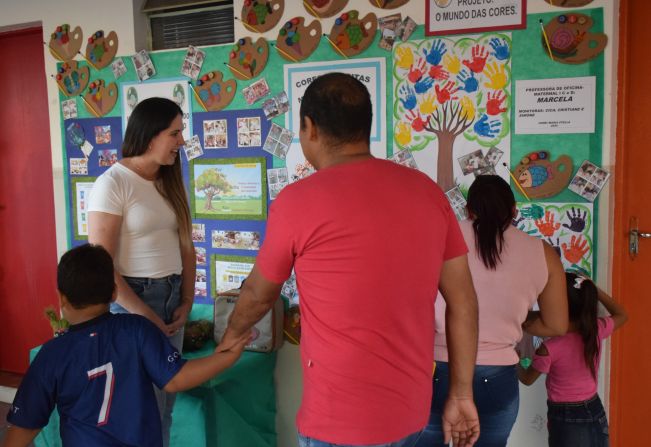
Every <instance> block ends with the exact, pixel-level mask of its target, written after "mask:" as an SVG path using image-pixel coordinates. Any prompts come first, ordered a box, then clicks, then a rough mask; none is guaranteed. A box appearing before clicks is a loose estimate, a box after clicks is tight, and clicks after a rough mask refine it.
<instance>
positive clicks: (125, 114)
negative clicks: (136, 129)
mask: <svg viewBox="0 0 651 447" xmlns="http://www.w3.org/2000/svg"><path fill="white" fill-rule="evenodd" d="M189 85H190V84H189V83H188V80H187V79H184V78H168V79H156V80H151V81H149V82H122V83H121V84H120V105H121V109H122V125H123V129H126V128H127V122H128V121H129V117H130V116H131V112H132V111H133V109H134V108H135V107H136V105H138V103H139V102H140V101H142V100H143V99H147V98H153V97H155V96H159V97H161V98H167V99H171V100H172V101H174V102H175V103H177V104H178V106H179V107H181V110H183V138H184V139H186V140H189V139H190V137H191V136H192V134H191V133H190V132H191V129H192V114H191V113H190V91H189V88H190V87H189Z"/></svg>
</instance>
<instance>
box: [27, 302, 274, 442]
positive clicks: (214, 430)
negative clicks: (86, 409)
mask: <svg viewBox="0 0 651 447" xmlns="http://www.w3.org/2000/svg"><path fill="white" fill-rule="evenodd" d="M194 307H195V308H197V305H195V306H194ZM206 307H210V309H212V306H206ZM195 308H193V311H192V314H191V318H192V319H199V318H205V315H206V309H201V308H199V309H196V310H195ZM39 349H40V347H37V348H34V349H32V350H31V352H30V360H32V359H33V358H34V357H35V356H36V354H37V353H38V350H39ZM214 349H215V343H214V342H209V343H207V344H206V346H204V347H203V348H202V349H201V350H199V351H195V352H190V353H186V354H184V357H185V358H188V359H192V358H197V357H203V356H205V355H208V354H210V353H211V352H212V351H213V350H214ZM275 366H276V353H270V354H263V353H257V352H244V353H243V354H242V357H240V359H239V360H238V361H237V363H236V364H235V365H233V366H232V367H231V368H229V369H228V370H226V371H225V372H223V373H222V374H220V375H218V376H216V377H213V378H212V379H210V380H209V381H207V382H205V383H203V384H202V385H200V386H198V387H196V388H193V389H191V390H188V391H185V392H182V393H178V394H177V398H176V404H175V405H174V413H173V415H172V418H173V423H172V430H171V435H170V445H171V446H172V447H173V446H188V445H191V446H206V447H216V446H218V447H242V446H246V447H276V421H275V419H276V392H275V388H274V382H273V381H274V376H273V373H274V368H275ZM34 445H35V447H61V445H62V444H61V438H60V437H59V413H58V412H56V411H54V412H53V413H52V416H51V417H50V422H49V423H48V425H47V426H46V427H44V428H43V430H42V431H41V433H40V434H39V435H38V436H37V437H36V439H35V440H34Z"/></svg>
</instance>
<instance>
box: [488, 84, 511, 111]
mask: <svg viewBox="0 0 651 447" xmlns="http://www.w3.org/2000/svg"><path fill="white" fill-rule="evenodd" d="M505 99H506V95H505V94H504V91H502V90H498V91H494V92H488V101H486V113H487V114H489V115H492V116H495V115H499V114H500V113H504V112H506V111H507V108H506V107H502V103H503V102H504V100H505Z"/></svg>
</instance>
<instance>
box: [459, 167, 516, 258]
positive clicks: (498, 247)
mask: <svg viewBox="0 0 651 447" xmlns="http://www.w3.org/2000/svg"><path fill="white" fill-rule="evenodd" d="M514 206H515V197H513V191H511V187H510V186H509V184H508V183H506V181H504V179H502V177H499V176H497V175H479V176H477V178H476V179H475V181H474V182H473V183H472V185H470V189H469V190H468V211H469V212H470V214H471V215H472V218H473V222H472V228H473V231H474V234H475V247H476V248H477V251H478V252H479V256H480V257H481V260H482V262H483V263H484V265H485V266H486V268H488V269H491V270H495V269H496V268H497V264H499V263H500V262H501V259H500V255H501V254H502V248H503V245H504V232H505V231H506V230H507V229H508V228H509V226H510V225H511V221H512V219H513V207H514Z"/></svg>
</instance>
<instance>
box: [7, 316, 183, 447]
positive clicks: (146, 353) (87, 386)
mask: <svg viewBox="0 0 651 447" xmlns="http://www.w3.org/2000/svg"><path fill="white" fill-rule="evenodd" d="M184 363H185V360H183V359H182V358H181V356H180V354H179V352H178V351H177V350H176V349H175V348H174V347H173V346H172V345H171V344H170V342H169V341H168V339H167V337H166V336H165V335H164V334H163V333H162V332H161V331H160V330H159V329H158V328H157V327H156V326H155V325H154V324H153V323H151V322H150V321H148V320H147V319H146V318H144V317H141V316H139V315H130V314H118V315H112V314H110V313H106V314H103V315H101V316H99V317H97V318H94V319H92V320H90V321H87V322H85V323H82V324H78V325H74V326H72V327H70V330H69V331H68V332H67V333H66V334H64V335H62V336H60V337H57V338H55V339H52V340H50V341H49V342H47V343H45V344H44V345H43V347H42V348H41V350H40V352H39V353H38V355H37V356H36V358H35V359H34V361H33V362H32V364H31V365H30V367H29V370H28V371H27V374H26V375H25V377H24V379H23V381H22V383H21V385H20V388H19V389H18V392H17V393H16V398H15V399H14V403H13V406H12V408H11V410H10V411H9V414H8V415H7V421H8V422H9V423H10V424H12V425H15V426H18V427H22V428H27V429H34V428H42V427H44V426H45V425H47V423H48V421H49V418H50V414H51V413H52V410H53V409H54V407H55V405H56V407H57V409H58V411H59V416H60V420H61V439H62V441H63V445H64V446H66V447H77V446H79V447H82V446H83V447H87V446H91V445H92V446H156V447H159V446H161V445H162V437H161V422H160V414H159V412H158V407H157V405H156V398H155V397H154V390H153V387H152V383H153V384H155V385H156V386H158V387H159V388H163V387H164V386H165V385H166V384H167V382H169V381H170V380H171V379H172V377H174V375H175V374H176V373H178V372H179V370H180V369H181V367H182V366H183V364H184Z"/></svg>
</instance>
